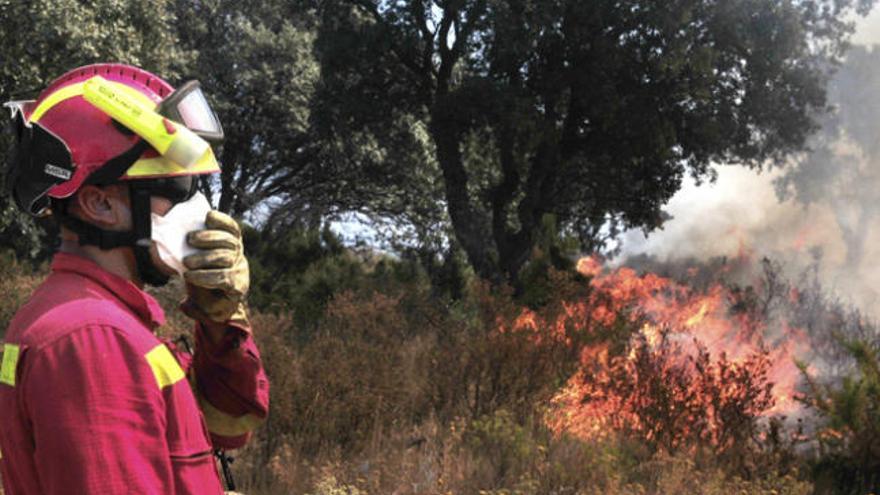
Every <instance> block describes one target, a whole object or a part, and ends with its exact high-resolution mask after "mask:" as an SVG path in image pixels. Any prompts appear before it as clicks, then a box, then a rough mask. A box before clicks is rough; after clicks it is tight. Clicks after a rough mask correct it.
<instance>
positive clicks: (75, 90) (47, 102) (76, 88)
mask: <svg viewBox="0 0 880 495" xmlns="http://www.w3.org/2000/svg"><path fill="white" fill-rule="evenodd" d="M84 84H85V83H74V84H71V85H68V86H64V87H63V88H61V89H59V90H58V91H56V92H54V93H52V94H51V95H49V96H47V97H46V99H44V100H43V101H41V102H40V106H38V107H37V108H36V109H34V111H33V113H31V116H30V117H29V119H28V120H29V121H30V122H37V121H38V120H40V117H42V116H43V114H44V113H46V112H48V111H49V109H50V108H52V107H54V106H55V105H57V104H59V103H61V102H62V101H64V100H67V99H69V98H73V97H74V96H79V95H81V94H83V86H84Z"/></svg>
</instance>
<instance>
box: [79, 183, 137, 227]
mask: <svg viewBox="0 0 880 495" xmlns="http://www.w3.org/2000/svg"><path fill="white" fill-rule="evenodd" d="M73 203H74V205H75V208H76V211H77V213H78V214H79V215H78V216H79V217H80V218H81V219H82V220H84V221H86V222H88V223H91V224H94V225H98V226H100V227H104V228H107V229H108V230H115V229H114V227H115V228H124V227H125V226H126V225H127V224H128V223H129V219H128V218H127V215H129V214H130V213H129V209H128V207H127V204H126V199H125V195H124V194H122V191H121V190H120V188H118V187H114V186H104V187H99V186H94V185H86V186H83V187H82V188H80V190H79V191H77V193H76V196H75V197H74V198H73Z"/></svg>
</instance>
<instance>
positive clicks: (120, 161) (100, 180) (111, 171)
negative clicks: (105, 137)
mask: <svg viewBox="0 0 880 495" xmlns="http://www.w3.org/2000/svg"><path fill="white" fill-rule="evenodd" d="M149 148H150V144H149V143H148V142H146V141H145V140H143V139H139V140H138V142H136V143H135V144H134V146H132V147H131V148H129V149H128V150H126V151H125V152H123V153H122V154H121V155H117V156H115V157H113V158H111V159H110V160H108V161H107V163H105V164H104V165H102V166H101V168H100V169H98V170H97V171H96V172H94V173H93V174H92V175H90V176H89V178H88V179H86V182H85V183H86V184H112V183H114V182H116V180H117V179H119V178H120V177H122V174H124V173H125V171H126V170H128V169H129V168H130V167H131V166H132V165H134V162H136V161H137V160H138V158H140V157H141V155H142V154H143V153H144V151H147V150H148V149H149Z"/></svg>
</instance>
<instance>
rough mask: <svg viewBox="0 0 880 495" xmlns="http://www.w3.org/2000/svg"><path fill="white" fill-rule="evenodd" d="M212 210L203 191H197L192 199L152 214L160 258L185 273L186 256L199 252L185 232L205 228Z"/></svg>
mask: <svg viewBox="0 0 880 495" xmlns="http://www.w3.org/2000/svg"><path fill="white" fill-rule="evenodd" d="M209 211H211V205H210V204H209V203H208V200H207V198H205V196H204V195H202V193H200V192H199V193H196V194H195V195H194V196H193V197H192V198H190V199H189V200H187V201H184V202H183V203H177V204H176V205H174V207H172V208H171V209H170V210H168V212H167V213H165V216H161V217H160V216H159V215H156V214H155V213H152V214H151V215H150V217H151V219H152V236H151V237H152V239H153V241H155V242H156V247H157V248H158V251H159V258H161V259H162V262H163V263H165V264H166V265H168V266H170V267H171V268H173V269H174V270H175V271H176V272H177V273H178V274H179V275H183V272H184V271H186V267H185V266H184V265H183V258H185V257H187V256H189V255H190V254H193V253H196V252H198V249H196V248H194V247H191V246H190V245H189V244H187V242H186V234H188V233H190V232H193V231H196V230H202V229H204V228H205V217H206V216H207V215H208V212H209Z"/></svg>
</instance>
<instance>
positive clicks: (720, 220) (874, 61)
mask: <svg viewBox="0 0 880 495" xmlns="http://www.w3.org/2000/svg"><path fill="white" fill-rule="evenodd" d="M853 42H854V46H853V48H852V49H851V50H850V52H849V53H848V55H847V59H846V61H845V63H844V64H843V66H842V67H840V69H839V71H838V73H837V75H836V76H835V78H834V80H833V81H832V82H831V84H830V85H829V96H828V98H829V104H830V105H832V106H833V108H834V111H832V113H830V114H829V115H827V116H825V117H823V119H822V121H821V124H822V129H821V131H820V132H818V133H817V134H816V135H815V136H814V138H813V139H812V140H811V141H810V144H809V146H810V150H811V151H810V152H809V153H804V154H801V155H799V156H797V157H793V158H792V159H791V160H790V161H789V162H788V163H785V164H782V165H781V166H777V167H774V168H771V169H765V170H764V171H763V172H756V171H751V170H748V169H745V168H743V167H739V166H718V167H717V170H718V179H717V181H715V182H714V183H711V184H703V185H701V186H698V185H696V184H694V183H693V182H692V181H689V182H688V183H687V185H686V186H685V187H684V188H683V189H682V190H681V191H680V192H679V193H678V194H677V195H676V196H675V197H674V198H673V199H672V201H671V202H670V203H669V205H668V207H667V212H668V213H669V214H671V215H672V217H673V219H672V220H670V221H669V222H667V224H666V225H665V227H664V229H663V230H662V231H657V232H654V233H652V234H650V235H649V236H648V237H647V238H646V237H645V236H644V235H643V234H642V233H641V232H635V231H634V232H628V233H626V234H625V236H624V238H623V245H622V248H623V250H622V256H621V257H620V258H619V259H620V260H625V259H626V258H628V257H630V256H634V255H640V254H646V255H649V256H652V257H654V258H656V259H659V260H661V261H662V260H669V261H673V260H677V259H681V258H696V259H708V258H712V257H718V256H729V257H734V256H739V255H742V254H750V255H753V256H767V257H770V258H772V259H775V260H778V261H780V262H782V263H783V264H785V265H786V266H787V267H789V268H790V269H792V270H798V269H800V268H803V267H805V266H807V265H808V264H810V263H813V262H814V261H816V260H818V261H819V265H818V266H819V269H820V274H821V279H822V282H823V284H824V285H825V287H826V288H828V289H830V290H832V291H834V292H835V293H836V294H837V295H838V296H840V297H842V298H843V299H845V300H848V301H850V302H852V303H853V304H855V305H856V306H858V307H859V308H860V309H861V310H862V311H864V312H865V313H866V314H868V315H871V316H873V317H875V318H876V317H880V263H877V262H876V260H877V259H880V45H878V44H880V13H878V12H877V11H875V12H873V13H872V14H871V15H870V16H869V17H867V18H865V19H864V20H862V21H861V22H860V24H859V26H858V29H857V31H856V33H855V36H854V37H853Z"/></svg>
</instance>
